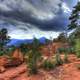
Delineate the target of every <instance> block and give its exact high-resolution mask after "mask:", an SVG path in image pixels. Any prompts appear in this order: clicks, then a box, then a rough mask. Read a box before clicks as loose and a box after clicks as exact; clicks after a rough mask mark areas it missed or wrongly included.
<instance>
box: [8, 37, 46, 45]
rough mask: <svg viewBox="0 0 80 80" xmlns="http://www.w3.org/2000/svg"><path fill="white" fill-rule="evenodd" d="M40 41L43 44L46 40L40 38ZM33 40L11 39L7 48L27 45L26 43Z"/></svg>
mask: <svg viewBox="0 0 80 80" xmlns="http://www.w3.org/2000/svg"><path fill="white" fill-rule="evenodd" d="M38 40H39V41H40V43H45V40H46V38H45V37H41V38H39V39H38ZM32 42H33V39H11V41H10V42H9V43H8V44H7V46H11V45H14V46H19V45H20V44H23V43H24V44H27V43H32Z"/></svg>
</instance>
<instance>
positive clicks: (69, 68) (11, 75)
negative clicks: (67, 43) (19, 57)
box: [0, 55, 80, 80]
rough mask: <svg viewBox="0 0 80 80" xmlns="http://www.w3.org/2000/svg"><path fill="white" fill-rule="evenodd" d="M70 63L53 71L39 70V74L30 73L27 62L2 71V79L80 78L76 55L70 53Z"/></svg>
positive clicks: (43, 79) (46, 79) (64, 79)
mask: <svg viewBox="0 0 80 80" xmlns="http://www.w3.org/2000/svg"><path fill="white" fill-rule="evenodd" d="M69 61H70V63H66V64H63V65H62V66H60V67H57V68H56V69H53V70H51V71H44V70H39V73H38V74H37V75H31V76H29V75H28V70H27V67H26V64H22V65H20V66H18V67H15V68H8V69H7V70H6V71H5V72H3V73H0V80H80V70H79V69H78V68H77V64H80V60H79V59H77V58H76V57H75V56H74V55H69Z"/></svg>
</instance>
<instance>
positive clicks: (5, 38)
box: [0, 28, 10, 55]
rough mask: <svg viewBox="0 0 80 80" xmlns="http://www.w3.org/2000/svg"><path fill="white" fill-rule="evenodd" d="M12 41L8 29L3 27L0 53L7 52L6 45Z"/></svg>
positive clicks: (0, 32) (0, 33)
mask: <svg viewBox="0 0 80 80" xmlns="http://www.w3.org/2000/svg"><path fill="white" fill-rule="evenodd" d="M9 41H10V37H9V36H8V31H7V29H5V28H3V29H1V30H0V55H3V54H4V53H6V48H5V45H6V44H7V43H8V42H9Z"/></svg>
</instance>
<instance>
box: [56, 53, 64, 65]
mask: <svg viewBox="0 0 80 80" xmlns="http://www.w3.org/2000/svg"><path fill="white" fill-rule="evenodd" d="M62 64H63V61H62V59H61V56H60V54H59V53H56V55H55V65H56V66H59V65H62Z"/></svg>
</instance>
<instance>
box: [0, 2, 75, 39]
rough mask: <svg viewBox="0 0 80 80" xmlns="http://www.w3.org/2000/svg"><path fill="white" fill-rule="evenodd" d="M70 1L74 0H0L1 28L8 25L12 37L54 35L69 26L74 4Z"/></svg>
mask: <svg viewBox="0 0 80 80" xmlns="http://www.w3.org/2000/svg"><path fill="white" fill-rule="evenodd" d="M70 1H71V2H72V1H73V0H69V1H66V0H65V1H63V0H0V28H2V27H6V28H7V29H8V30H9V35H11V36H12V38H17V37H16V35H18V36H20V37H19V38H24V37H25V38H31V37H32V36H33V35H35V36H37V37H40V36H46V35H47V37H49V36H50V33H51V32H53V33H52V36H54V31H59V32H60V31H63V30H65V29H66V28H67V27H66V26H67V24H68V16H69V14H70V12H71V9H70V8H71V7H72V5H73V4H72V5H70V4H69V2H70ZM75 1H76V0H74V2H75ZM42 33H43V34H42ZM25 34H26V35H25ZM36 34H38V35H36ZM23 35H25V36H23ZM56 35H57V33H56ZM30 36H31V37H30ZM55 37H56V36H55Z"/></svg>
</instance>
